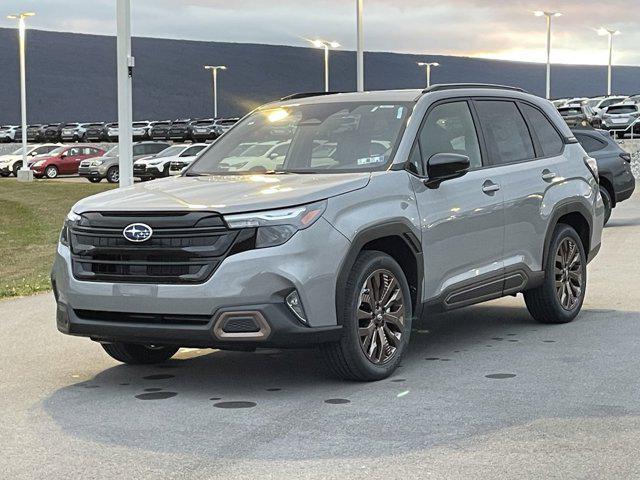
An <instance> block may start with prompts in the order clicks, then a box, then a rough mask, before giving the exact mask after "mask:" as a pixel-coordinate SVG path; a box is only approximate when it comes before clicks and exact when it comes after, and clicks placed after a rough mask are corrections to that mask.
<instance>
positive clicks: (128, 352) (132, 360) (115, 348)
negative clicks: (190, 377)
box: [101, 342, 178, 365]
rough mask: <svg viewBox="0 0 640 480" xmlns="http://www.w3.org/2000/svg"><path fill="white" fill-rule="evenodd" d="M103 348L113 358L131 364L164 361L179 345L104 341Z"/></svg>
mask: <svg viewBox="0 0 640 480" xmlns="http://www.w3.org/2000/svg"><path fill="white" fill-rule="evenodd" d="M101 345H102V348H104V350H105V352H107V353H108V354H109V355H110V356H111V357H112V358H114V359H116V360H118V361H119V362H122V363H127V364H129V365H140V364H154V363H162V362H165V361H167V360H169V359H170V358H171V357H172V356H173V355H174V354H175V353H176V352H177V351H178V347H168V346H157V345H140V344H138V343H124V342H115V343H102V344H101Z"/></svg>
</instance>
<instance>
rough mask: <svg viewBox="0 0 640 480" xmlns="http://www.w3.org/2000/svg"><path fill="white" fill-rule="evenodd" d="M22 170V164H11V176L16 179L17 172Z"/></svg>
mask: <svg viewBox="0 0 640 480" xmlns="http://www.w3.org/2000/svg"><path fill="white" fill-rule="evenodd" d="M21 168H22V162H16V163H14V164H13V176H14V177H17V176H18V170H20V169H21Z"/></svg>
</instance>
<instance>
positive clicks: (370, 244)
mask: <svg viewBox="0 0 640 480" xmlns="http://www.w3.org/2000/svg"><path fill="white" fill-rule="evenodd" d="M365 250H374V251H380V252H383V253H386V254H387V255H389V256H391V257H392V258H393V259H394V260H395V261H396V262H398V264H399V265H400V267H401V268H402V271H403V272H404V274H405V276H406V278H407V282H408V283H409V289H410V291H411V303H412V307H413V317H414V318H416V317H418V316H419V314H420V311H421V308H422V284H423V279H424V267H423V256H422V246H421V243H420V239H419V238H418V237H417V236H416V234H415V233H414V231H413V227H412V225H411V224H410V223H409V222H408V221H407V220H406V219H397V220H393V221H389V222H385V223H381V224H376V225H372V226H370V227H367V228H365V229H363V230H361V231H360V232H358V234H357V235H356V236H355V238H354V239H353V240H352V242H351V245H350V247H349V251H348V252H347V254H346V255H345V257H344V259H343V261H342V264H341V265H340V270H339V273H338V277H337V283H336V308H337V309H338V310H337V311H340V308H341V306H342V305H344V301H345V298H344V291H345V289H344V288H343V286H344V285H345V284H346V282H347V277H348V275H349V272H350V271H351V269H352V268H353V265H354V263H355V261H356V258H357V256H358V254H359V253H360V252H362V251H365Z"/></svg>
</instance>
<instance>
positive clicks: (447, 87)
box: [422, 83, 526, 93]
mask: <svg viewBox="0 0 640 480" xmlns="http://www.w3.org/2000/svg"><path fill="white" fill-rule="evenodd" d="M463 88H486V89H493V90H513V91H516V92H524V93H526V91H525V90H524V89H522V88H520V87H510V86H507V85H494V84H493V83H443V84H438V85H432V86H430V87H429V88H425V89H424V90H422V93H430V92H441V91H442V90H461V89H463Z"/></svg>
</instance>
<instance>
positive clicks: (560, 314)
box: [524, 224, 587, 323]
mask: <svg viewBox="0 0 640 480" xmlns="http://www.w3.org/2000/svg"><path fill="white" fill-rule="evenodd" d="M586 286H587V256H586V254H585V250H584V246H583V245H582V240H580V237H579V236H578V234H577V233H576V231H575V230H574V229H573V228H572V227H570V226H569V225H564V224H559V225H557V226H556V228H555V230H554V232H553V236H552V238H551V243H550V245H549V253H548V255H547V260H546V265H545V278H544V283H543V284H542V285H540V286H539V287H537V288H534V289H532V290H527V291H526V292H524V300H525V302H526V304H527V309H528V310H529V313H531V315H532V316H533V318H534V319H536V320H537V321H538V322H540V323H568V322H570V321H572V320H573V319H574V318H576V316H577V315H578V313H580V309H581V308H582V303H583V301H584V295H585V290H586Z"/></svg>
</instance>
